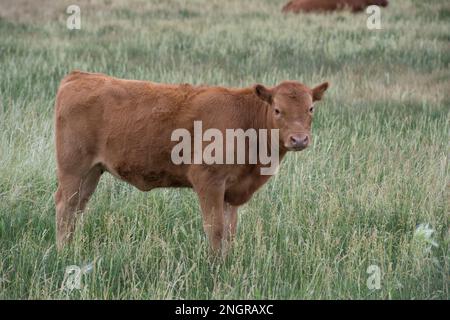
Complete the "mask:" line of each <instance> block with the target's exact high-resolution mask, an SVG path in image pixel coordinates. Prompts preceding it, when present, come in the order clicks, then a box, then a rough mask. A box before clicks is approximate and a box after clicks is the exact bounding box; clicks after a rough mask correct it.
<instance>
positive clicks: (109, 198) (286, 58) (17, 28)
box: [0, 0, 450, 299]
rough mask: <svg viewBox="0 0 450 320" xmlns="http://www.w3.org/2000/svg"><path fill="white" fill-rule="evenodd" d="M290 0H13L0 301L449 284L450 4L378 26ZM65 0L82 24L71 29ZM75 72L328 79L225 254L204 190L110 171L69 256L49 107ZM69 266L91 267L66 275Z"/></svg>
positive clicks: (247, 82)
mask: <svg viewBox="0 0 450 320" xmlns="http://www.w3.org/2000/svg"><path fill="white" fill-rule="evenodd" d="M284 3H285V1H283V0H246V1H242V0H227V1H223V0H189V1H187V0H183V1H175V0H152V1H143V0H133V1H125V0H93V1H87V0H78V1H58V2H57V4H55V2H54V1H49V0H44V1H40V2H39V4H38V2H36V1H31V0H20V1H16V0H5V1H2V2H0V299H67V298H70V299H177V298H181V299H421V298H423V299H448V298H449V280H450V278H449V277H450V274H449V270H450V260H449V245H450V231H449V225H450V224H449V194H448V192H449V167H448V152H449V149H448V148H449V120H450V119H449V107H450V97H449V95H448V93H449V88H450V71H449V63H450V46H449V41H450V31H449V30H450V19H449V17H450V5H449V4H448V2H447V1H445V0H440V1H439V0H433V1H429V2H423V1H419V0H405V1H391V3H390V6H389V7H388V8H386V9H382V13H381V25H382V29H381V30H369V29H367V27H366V20H367V14H366V13H361V14H358V15H354V14H351V13H349V12H340V13H333V14H327V15H320V14H309V15H298V16H296V15H293V14H289V15H283V14H282V13H281V7H282V6H283V5H284ZM69 4H77V5H79V6H80V8H81V29H80V30H68V29H67V28H66V19H67V18H68V16H69V15H68V14H67V13H66V12H65V10H66V8H67V6H68V5H69ZM73 69H81V70H85V71H92V72H102V73H107V74H109V75H113V76H116V77H122V78H130V79H142V80H149V81H155V82H164V83H184V82H188V83H192V84H210V85H223V86H232V87H243V86H251V85H253V84H254V83H263V84H265V85H275V84H277V83H279V82H280V81H283V80H287V79H292V80H298V81H301V82H304V83H305V84H307V85H310V86H313V85H317V84H319V83H321V82H323V81H329V82H330V84H331V87H330V89H329V90H328V92H327V94H326V96H325V99H324V101H323V102H321V103H319V104H318V106H317V111H316V114H315V119H314V123H313V143H312V145H311V146H310V147H309V148H308V149H307V150H305V151H303V152H300V153H289V154H288V155H287V157H286V159H285V160H284V161H283V163H282V164H281V168H280V171H279V173H278V175H277V176H275V177H273V178H272V179H271V180H270V181H269V183H268V184H266V185H265V186H264V187H263V188H262V190H260V191H259V192H257V194H256V195H255V197H254V198H253V199H252V200H251V201H250V202H249V203H248V204H246V205H245V206H244V207H243V208H241V209H240V212H239V224H238V233H237V238H236V242H235V244H234V248H233V250H232V251H231V252H230V254H229V256H228V257H227V259H226V260H225V261H217V260H215V259H212V258H211V257H210V255H209V253H208V244H207V241H206V238H205V236H204V234H203V230H202V223H201V216H200V211H199V205H198V201H197V199H196V197H195V194H194V193H193V192H192V191H191V190H188V189H158V190H154V191H152V192H150V193H142V192H140V191H138V190H137V189H134V188H132V187H131V186H129V185H127V184H125V183H123V182H120V181H118V180H117V179H114V178H112V177H111V176H110V175H107V174H106V175H104V176H103V177H102V180H101V181H100V184H99V187H98V188H97V191H96V192H95V194H94V196H93V198H92V200H91V201H90V203H89V206H88V210H87V212H86V214H85V215H84V216H83V218H82V221H80V223H79V225H78V228H77V232H76V234H75V239H74V242H73V244H72V245H71V246H70V247H67V248H65V249H64V250H63V251H62V252H59V253H58V252H57V250H56V246H55V227H54V220H55V208H54V200H53V194H54V192H55V191H56V176H55V172H56V171H55V169H56V166H55V159H54V155H55V153H54V141H53V104H54V96H55V93H56V89H57V87H58V84H59V81H60V80H61V78H62V77H63V76H64V75H65V74H67V73H69V72H70V71H71V70H73ZM71 265H76V266H79V267H83V266H89V269H90V271H89V272H87V273H86V274H84V275H82V278H81V280H82V287H81V288H80V289H74V290H65V289H61V288H62V284H63V280H64V275H65V271H66V268H67V267H68V266H71ZM370 266H375V267H372V268H369V267H370ZM373 268H375V270H379V271H380V273H379V275H380V277H379V286H376V288H373V287H371V286H370V285H369V286H368V285H367V282H368V280H369V282H370V283H371V279H372V280H373V278H370V277H371V276H372V277H373V276H374V274H373V273H372V271H371V270H374V269H373ZM368 269H369V271H370V273H368V272H367V271H368Z"/></svg>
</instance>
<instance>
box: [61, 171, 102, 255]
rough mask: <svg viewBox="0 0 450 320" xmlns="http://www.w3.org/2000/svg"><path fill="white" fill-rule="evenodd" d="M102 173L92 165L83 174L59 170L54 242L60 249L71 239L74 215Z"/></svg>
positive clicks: (95, 185) (82, 205) (79, 210)
mask: <svg viewBox="0 0 450 320" xmlns="http://www.w3.org/2000/svg"><path fill="white" fill-rule="evenodd" d="M101 174H102V169H101V167H100V166H94V167H93V168H91V169H90V170H89V171H88V172H87V174H85V175H73V174H66V173H63V172H59V175H58V190H57V191H56V194H55V203H56V244H57V247H58V249H61V248H62V247H63V246H64V244H65V243H67V242H69V241H70V240H71V239H72V236H73V232H74V231H75V223H76V215H77V213H79V212H81V211H83V210H84V208H85V207H86V204H87V202H88V201H89V198H90V197H91V195H92V193H93V192H94V191H95V188H96V187H97V184H98V181H99V179H100V176H101Z"/></svg>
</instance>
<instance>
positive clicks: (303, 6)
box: [282, 0, 389, 13]
mask: <svg viewBox="0 0 450 320" xmlns="http://www.w3.org/2000/svg"><path fill="white" fill-rule="evenodd" d="M388 3H389V2H388V0H292V1H289V2H288V3H287V4H286V5H285V6H284V7H283V9H282V11H283V12H285V13H286V12H294V13H299V12H324V11H336V10H344V9H347V8H348V9H349V10H351V11H352V12H360V11H363V10H365V9H366V8H367V7H368V6H370V5H377V6H381V7H387V5H388Z"/></svg>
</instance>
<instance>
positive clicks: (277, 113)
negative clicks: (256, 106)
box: [275, 108, 281, 116]
mask: <svg viewBox="0 0 450 320" xmlns="http://www.w3.org/2000/svg"><path fill="white" fill-rule="evenodd" d="M280 113H281V111H280V109H278V108H275V114H276V115H277V116H278V115H279V114H280Z"/></svg>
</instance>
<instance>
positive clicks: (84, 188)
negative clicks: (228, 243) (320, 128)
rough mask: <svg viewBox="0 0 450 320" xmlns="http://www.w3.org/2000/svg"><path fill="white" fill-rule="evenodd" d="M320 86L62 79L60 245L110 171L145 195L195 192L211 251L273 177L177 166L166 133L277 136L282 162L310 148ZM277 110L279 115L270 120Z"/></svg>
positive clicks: (91, 76)
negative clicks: (198, 128)
mask: <svg viewBox="0 0 450 320" xmlns="http://www.w3.org/2000/svg"><path fill="white" fill-rule="evenodd" d="M327 87H328V83H324V84H322V85H320V86H318V87H316V88H315V89H312V90H311V89H309V88H308V87H306V86H304V85H302V84H300V83H298V82H294V81H287V82H283V83H281V84H280V85H278V86H276V87H273V88H266V87H264V86H262V85H256V86H254V87H250V88H244V89H230V88H223V87H207V86H201V87H194V86H191V85H187V84H183V85H167V84H158V83H152V82H145V81H134V80H123V79H117V78H113V77H109V76H106V75H103V74H95V73H86V72H79V71H74V72H72V73H70V74H69V75H68V76H66V77H65V78H64V79H63V80H62V81H61V84H60V87H59V90H58V93H57V97H56V103H55V135H56V139H55V141H56V157H57V167H58V168H57V169H58V190H57V192H56V194H55V202H56V226H57V244H58V247H62V246H63V244H64V243H65V242H66V241H67V240H69V239H70V238H71V235H72V233H73V231H74V228H75V215H76V213H78V212H81V211H83V209H84V208H85V206H86V203H87V202H88V200H89V198H90V196H91V195H92V193H93V192H94V190H95V188H96V186H97V183H98V181H99V179H100V176H101V175H102V173H103V172H104V171H108V172H110V173H111V174H112V175H114V176H116V177H117V178H119V179H122V180H124V181H126V182H128V183H130V184H132V185H133V186H135V187H137V188H138V189H140V190H142V191H149V190H151V189H153V188H158V187H188V188H193V189H194V191H195V192H196V193H197V195H198V197H199V200H200V206H201V210H202V213H203V222H204V229H205V232H206V234H207V235H208V237H209V240H210V242H211V245H212V248H213V249H214V250H215V251H218V250H219V249H220V248H221V246H222V240H231V239H232V238H233V236H234V234H235V231H236V223H237V216H236V214H237V209H238V207H239V206H240V205H242V204H244V203H246V202H247V201H248V200H249V199H250V198H251V196H252V195H253V193H254V192H255V191H256V190H257V189H258V188H259V187H261V186H262V185H263V184H264V183H265V182H266V181H267V180H268V179H269V177H270V176H264V175H260V172H259V169H260V167H261V164H259V163H258V164H254V165H250V164H245V165H218V164H216V165H206V164H201V165H199V164H197V165H194V164H191V165H189V164H181V165H175V164H173V163H172V161H171V150H172V148H173V146H174V145H175V144H177V142H174V141H171V134H172V131H173V130H174V129H177V128H186V129H188V130H189V131H190V132H191V134H192V131H193V122H194V120H202V122H203V130H206V129H208V128H217V129H219V130H221V131H222V132H225V129H227V128H230V129H235V128H242V129H244V130H247V129H248V128H254V129H261V128H265V129H271V128H279V129H280V140H281V141H280V142H281V147H280V161H281V158H283V156H284V155H285V153H286V152H287V151H288V150H290V149H295V150H300V149H303V148H305V147H306V146H307V144H308V143H309V141H310V128H311V120H312V114H311V112H310V109H309V108H310V107H311V105H312V102H313V100H320V99H321V98H322V95H323V93H324V91H325V90H326V89H327ZM275 108H277V112H281V113H282V114H283V115H282V116H281V115H275V114H274V113H275V111H274V110H275ZM299 136H300V137H302V138H305V137H306V145H302V146H301V147H298V146H297V148H294V147H293V145H292V143H293V142H292V139H293V137H294V138H295V137H299ZM294 140H295V139H294ZM203 147H205V146H203Z"/></svg>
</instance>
